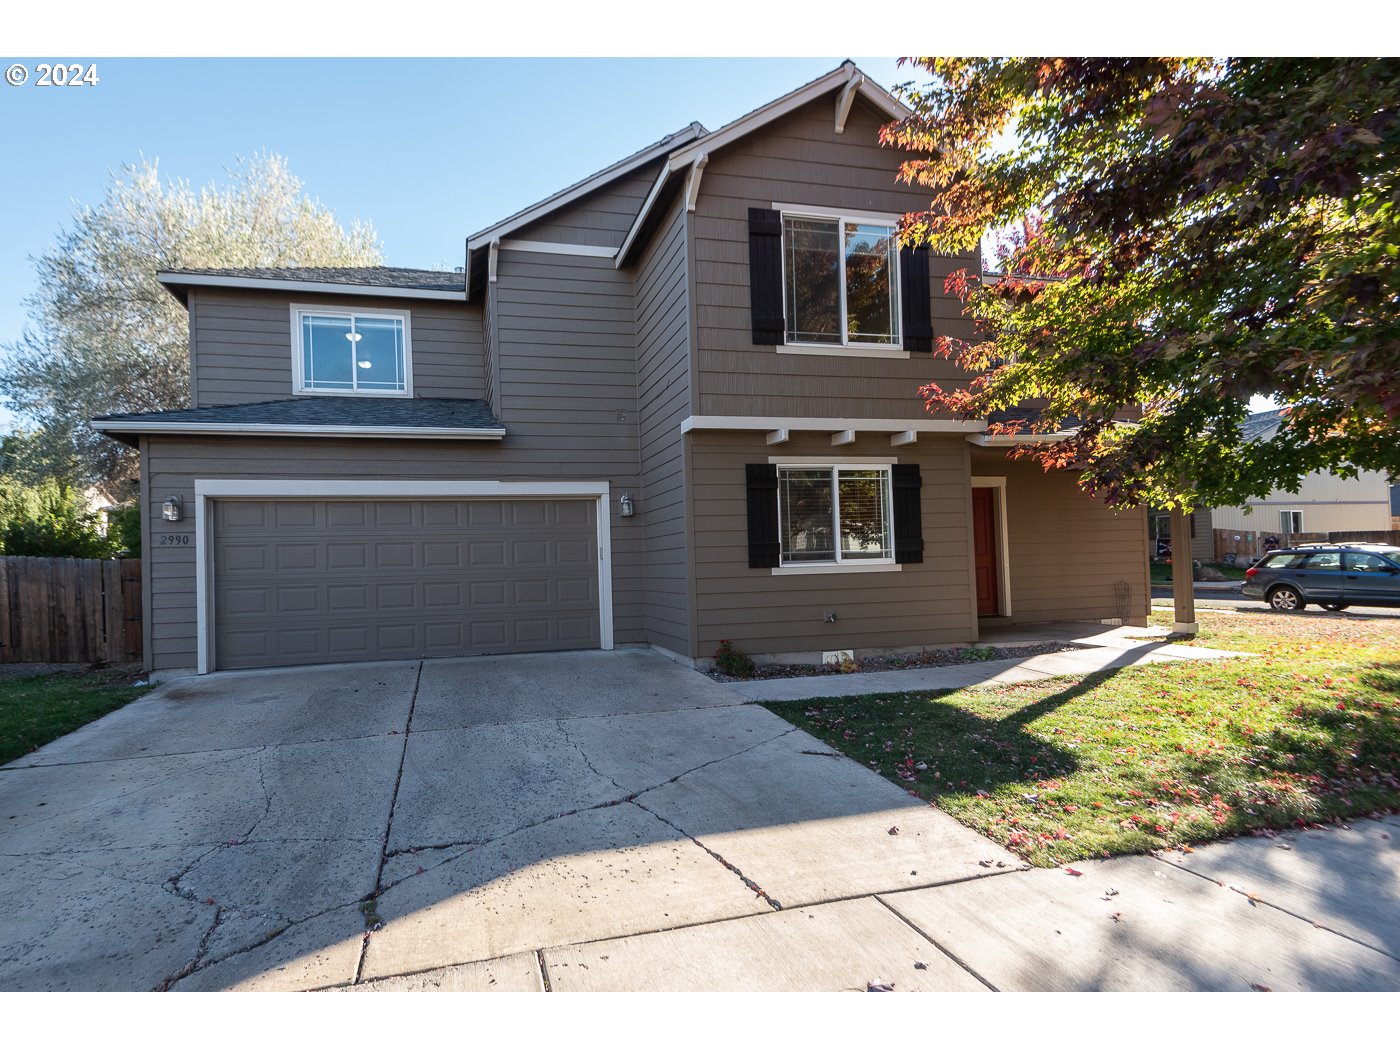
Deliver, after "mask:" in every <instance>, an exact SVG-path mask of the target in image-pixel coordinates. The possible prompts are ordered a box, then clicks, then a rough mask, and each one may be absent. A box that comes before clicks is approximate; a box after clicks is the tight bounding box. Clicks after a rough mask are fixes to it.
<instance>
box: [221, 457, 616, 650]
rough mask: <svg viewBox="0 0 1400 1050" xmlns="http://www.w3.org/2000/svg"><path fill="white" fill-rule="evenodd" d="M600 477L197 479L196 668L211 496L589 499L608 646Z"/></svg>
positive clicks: (608, 552) (607, 568)
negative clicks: (595, 518)
mask: <svg viewBox="0 0 1400 1050" xmlns="http://www.w3.org/2000/svg"><path fill="white" fill-rule="evenodd" d="M609 492H610V488H609V485H608V482H606V481H552V482H543V481H361V480H357V479H350V478H336V479H319V480H298V479H284V480H277V481H270V480H247V479H240V478H231V479H225V478H197V479H195V483H194V501H195V507H194V511H195V529H194V542H195V615H196V623H195V639H196V641H197V644H198V653H199V664H198V667H197V672H198V673H199V674H208V673H209V672H210V671H211V670H213V668H214V665H215V662H216V661H215V657H216V655H217V654H216V653H215V652H214V607H213V600H214V583H215V581H214V567H213V563H212V558H213V556H214V515H213V513H212V512H213V502H214V500H216V499H295V500H320V499H396V500H433V499H440V500H461V499H568V498H570V497H573V498H575V499H590V498H591V499H593V500H595V501H596V502H597V505H598V641H599V646H598V648H600V649H611V648H613V600H612V522H611V520H610V518H609V515H608V511H609V507H610V501H609V499H608V495H609Z"/></svg>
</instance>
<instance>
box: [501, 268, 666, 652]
mask: <svg viewBox="0 0 1400 1050" xmlns="http://www.w3.org/2000/svg"><path fill="white" fill-rule="evenodd" d="M495 326H496V336H497V339H498V342H497V344H496V348H495V349H496V353H497V356H498V358H499V365H498V369H497V375H496V379H497V382H498V384H499V386H498V387H497V393H496V399H497V403H498V406H499V412H500V420H501V422H502V423H504V424H505V427H506V430H507V432H508V434H509V435H510V436H509V437H508V438H507V439H506V442H507V447H506V448H503V449H501V451H502V452H503V453H507V452H509V453H510V454H512V455H516V456H522V457H528V459H529V462H528V466H529V469H530V472H531V475H532V476H537V477H538V476H549V477H555V478H559V479H570V478H604V479H608V480H610V481H612V482H613V483H614V491H613V498H612V504H613V511H614V513H615V512H616V510H617V496H618V495H619V494H620V493H622V492H624V491H628V490H630V491H631V492H632V493H633V494H634V495H636V493H637V491H638V488H639V476H638V475H639V471H638V456H637V354H636V349H635V347H636V333H635V326H634V323H633V299H632V277H631V274H628V273H623V272H620V271H618V270H615V269H614V268H613V264H612V260H611V259H601V258H594V257H589V256H571V255H542V254H539V253H535V252H513V251H503V252H501V253H500V256H499V259H498V265H497V278H496V321H495ZM616 520H617V521H618V522H620V523H625V524H622V525H619V527H617V528H615V529H614V531H613V603H614V612H615V618H614V621H613V622H614V625H615V628H616V631H617V640H618V641H619V642H622V641H638V642H640V641H645V637H644V631H643V617H642V601H643V597H642V591H641V586H642V574H641V557H642V554H641V546H642V535H641V533H642V530H641V527H640V526H641V519H640V518H636V517H634V518H627V519H616ZM619 565H621V566H623V567H624V568H623V569H621V570H620V569H619Z"/></svg>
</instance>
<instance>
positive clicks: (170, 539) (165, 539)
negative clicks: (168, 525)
mask: <svg viewBox="0 0 1400 1050" xmlns="http://www.w3.org/2000/svg"><path fill="white" fill-rule="evenodd" d="M189 545H190V537H189V533H187V532H173V533H172V532H167V533H163V534H162V535H161V537H160V543H159V544H157V546H160V547H188V546H189Z"/></svg>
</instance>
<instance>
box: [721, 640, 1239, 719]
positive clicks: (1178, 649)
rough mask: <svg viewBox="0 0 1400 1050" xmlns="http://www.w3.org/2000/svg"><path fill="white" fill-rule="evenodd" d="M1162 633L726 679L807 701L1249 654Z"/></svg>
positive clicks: (752, 690)
mask: <svg viewBox="0 0 1400 1050" xmlns="http://www.w3.org/2000/svg"><path fill="white" fill-rule="evenodd" d="M1081 626H1084V625H1081ZM1062 636H1063V637H1062ZM1166 636H1167V632H1166V631H1164V630H1163V629H1162V628H1160V627H1114V628H1111V629H1101V630H1098V631H1094V630H1088V631H1084V632H1082V633H1075V632H1073V631H1065V630H1059V631H1058V632H1057V633H1056V634H1054V635H1052V637H1057V638H1058V640H1061V641H1065V642H1071V643H1074V644H1078V645H1083V646H1086V647H1087V648H1084V649H1078V650H1073V651H1069V652H1062V653H1047V654H1044V655H1040V656H1030V657H1026V658H1025V659H1020V660H1018V659H1007V660H988V661H986V662H985V663H964V664H953V665H951V666H946V667H914V668H909V669H907V670H901V671H869V672H858V673H856V674H843V675H811V676H809V677H805V678H768V679H760V680H757V681H752V682H730V683H729V688H731V689H733V690H734V691H735V692H738V693H741V694H742V695H744V696H746V697H748V698H749V699H750V700H810V699H813V698H814V697H819V696H864V695H866V694H868V693H900V692H913V691H922V690H930V691H932V690H944V689H965V688H967V687H968V686H977V685H1005V684H1012V683H1016V682H1034V681H1038V680H1041V679H1045V678H1057V677H1061V676H1072V677H1083V676H1085V675H1089V674H1093V673H1094V672H1096V671H1108V670H1114V669H1116V668H1121V667H1138V666H1142V665H1144V664H1155V663H1169V662H1172V661H1177V660H1220V659H1225V658H1228V657H1244V656H1248V655H1249V654H1248V653H1236V652H1231V651H1229V650H1227V649H1208V648H1206V647H1204V646H1199V645H1175V644H1172V643H1169V642H1166V641H1165V640H1164V639H1165V638H1166ZM1031 640H1044V638H1043V637H1042V636H1039V635H1037V633H1036V632H1035V629H1034V628H1027V629H1026V632H1025V641H1027V642H1029V641H1031ZM996 644H997V645H1000V646H1008V645H1015V644H1016V641H1015V639H1014V638H1012V637H1011V636H1007V638H1005V639H1002V638H999V639H997V640H996Z"/></svg>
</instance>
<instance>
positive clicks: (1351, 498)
mask: <svg viewBox="0 0 1400 1050" xmlns="http://www.w3.org/2000/svg"><path fill="white" fill-rule="evenodd" d="M1283 511H1301V512H1302V514H1303V528H1302V531H1303V532H1361V531H1371V530H1385V529H1389V528H1390V483H1389V482H1388V481H1387V480H1386V477H1385V475H1384V474H1382V473H1380V472H1379V471H1376V470H1364V471H1362V472H1361V473H1360V474H1359V475H1357V476H1356V477H1354V478H1339V477H1337V476H1336V475H1335V474H1330V473H1323V472H1321V471H1319V472H1317V473H1313V474H1309V475H1308V476H1307V477H1305V478H1303V482H1302V484H1301V485H1300V486H1299V488H1298V491H1297V492H1285V491H1283V490H1282V489H1278V490H1275V491H1273V492H1271V493H1269V495H1268V496H1267V497H1265V498H1264V499H1259V500H1250V501H1249V502H1248V503H1247V504H1246V505H1245V506H1244V507H1215V508H1213V509H1212V511H1211V516H1212V519H1213V522H1212V523H1213V525H1214V526H1215V528H1217V529H1240V530H1248V531H1251V532H1282V531H1284V529H1283V519H1282V512H1283Z"/></svg>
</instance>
